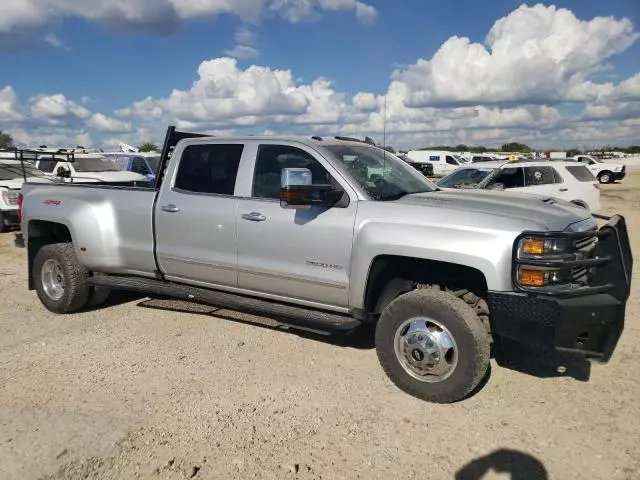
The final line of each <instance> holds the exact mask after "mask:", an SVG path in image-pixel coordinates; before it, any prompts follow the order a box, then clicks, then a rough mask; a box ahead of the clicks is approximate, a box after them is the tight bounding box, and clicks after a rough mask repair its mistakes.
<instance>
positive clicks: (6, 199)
mask: <svg viewBox="0 0 640 480" xmlns="http://www.w3.org/2000/svg"><path fill="white" fill-rule="evenodd" d="M19 156H20V151H19V150H16V149H7V150H0V232H4V231H6V230H7V229H8V228H11V227H17V226H19V225H20V222H19V220H18V194H19V193H20V188H21V187H22V184H23V183H24V182H25V179H26V180H29V181H31V182H35V181H38V179H40V178H41V177H43V176H44V174H43V173H42V172H41V171H39V170H38V169H37V168H35V167H34V166H33V163H32V162H31V161H30V159H25V158H22V159H21V160H19V159H18V158H19Z"/></svg>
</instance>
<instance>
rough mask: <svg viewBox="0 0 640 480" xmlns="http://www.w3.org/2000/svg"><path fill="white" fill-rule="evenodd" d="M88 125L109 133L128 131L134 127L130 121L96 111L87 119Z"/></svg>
mask: <svg viewBox="0 0 640 480" xmlns="http://www.w3.org/2000/svg"><path fill="white" fill-rule="evenodd" d="M87 126H88V127H90V128H93V129H95V130H97V131H98V132H109V133H126V132H130V131H131V130H132V129H133V128H132V126H131V124H130V123H127V122H123V121H121V120H117V119H115V118H111V117H107V116H106V115H104V114H102V113H94V114H93V115H91V117H90V118H89V120H87Z"/></svg>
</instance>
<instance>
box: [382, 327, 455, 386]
mask: <svg viewBox="0 0 640 480" xmlns="http://www.w3.org/2000/svg"><path fill="white" fill-rule="evenodd" d="M393 343H394V350H395V353H396V357H397V359H398V362H400V365H402V368H403V369H404V370H405V372H407V373H408V374H409V375H411V376H412V377H413V378H415V379H417V380H420V381H422V382H427V383H437V382H441V381H443V380H445V379H446V378H449V376H451V374H452V373H453V372H454V370H455V369H456V366H457V365H458V345H457V344H456V341H455V338H454V337H453V335H452V334H451V332H450V331H449V330H448V329H447V327H445V326H444V325H442V324H441V323H440V322H438V321H436V320H433V319H431V318H428V317H414V318H410V319H409V320H406V321H404V322H402V324H401V325H400V326H399V327H398V329H397V330H396V334H395V338H394V342H393Z"/></svg>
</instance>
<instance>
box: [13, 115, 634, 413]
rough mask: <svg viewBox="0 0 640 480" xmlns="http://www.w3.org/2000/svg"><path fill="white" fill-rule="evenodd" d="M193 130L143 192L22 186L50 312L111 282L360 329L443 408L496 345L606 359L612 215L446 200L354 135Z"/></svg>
mask: <svg viewBox="0 0 640 480" xmlns="http://www.w3.org/2000/svg"><path fill="white" fill-rule="evenodd" d="M190 137H191V135H190V134H187V133H184V132H176V131H175V129H174V128H173V127H170V128H169V131H168V132H167V137H166V140H165V144H164V148H163V151H162V159H161V163H160V167H159V171H158V175H159V176H158V181H157V184H156V186H155V187H154V188H139V187H113V186H105V185H82V186H78V185H74V184H64V185H55V186H53V185H37V184H29V183H27V184H25V185H24V187H23V191H22V195H23V198H22V200H21V202H22V209H21V215H22V217H21V218H22V220H21V221H22V228H23V231H24V235H25V241H26V246H27V248H28V259H29V287H30V288H31V289H35V290H36V292H37V295H38V297H39V298H40V300H41V302H42V303H43V305H44V306H45V307H46V308H47V309H49V310H50V311H52V312H55V313H59V314H68V313H73V312H76V311H78V310H81V309H82V308H83V307H85V306H86V305H87V304H88V303H98V302H99V301H100V300H102V299H104V298H105V292H108V291H109V290H113V289H123V290H135V291H138V292H143V293H146V294H150V295H151V294H153V295H161V296H170V297H174V298H179V299H184V300H193V301H198V302H205V303H211V304H214V305H217V306H219V307H222V308H230V309H236V310H240V311H248V312H251V313H257V314H261V315H265V316H272V317H274V318H276V319H278V320H279V321H281V322H283V323H287V324H291V325H296V326H300V327H304V328H309V329H313V330H320V331H326V332H351V331H354V330H355V329H357V328H359V327H360V326H362V325H363V324H367V323H368V324H371V325H374V326H375V335H374V337H375V347H376V349H377V354H378V358H379V361H380V364H381V366H382V368H383V370H384V371H385V372H386V374H387V375H388V376H389V377H390V378H391V380H392V381H393V382H394V383H395V384H396V385H397V386H398V387H399V388H400V389H402V390H404V391H405V392H408V393H409V394H411V395H414V396H416V397H418V398H421V399H424V400H428V401H431V402H441V403H446V402H454V401H458V400H461V399H464V398H466V397H467V396H468V395H469V394H470V393H471V392H472V391H474V389H476V388H477V387H478V385H479V384H480V382H481V380H482V379H483V378H484V377H485V375H486V373H487V371H488V368H489V357H490V349H491V345H492V342H493V344H498V343H499V342H500V340H501V339H503V338H507V339H511V340H515V341H518V342H522V343H523V344H526V345H528V346H529V347H532V348H536V349H539V350H540V351H562V352H568V353H571V354H576V355H580V356H582V357H586V358H588V359H591V360H595V361H600V362H607V361H608V360H609V358H610V357H611V355H612V353H613V351H614V349H615V346H616V344H617V341H618V338H619V336H620V334H621V332H622V330H623V325H624V316H625V305H626V302H627V298H628V296H629V288H630V278H631V277H630V275H631V268H632V257H631V251H630V248H629V241H628V236H627V230H626V226H625V221H624V219H623V218H622V217H620V216H613V217H611V218H610V219H608V222H607V223H606V224H605V225H603V226H602V227H601V228H599V229H598V228H597V224H596V221H595V219H594V218H593V217H591V216H590V215H589V213H588V212H587V211H586V210H584V209H582V208H579V207H577V206H575V205H573V204H571V203H569V202H565V201H562V200H557V199H553V198H549V197H532V196H530V195H526V196H525V195H518V194H507V193H504V192H499V193H497V192H491V191H473V192H469V191H465V192H457V191H442V190H439V189H438V187H436V186H435V185H434V184H433V183H431V182H430V181H429V180H428V179H426V178H425V177H424V176H423V175H421V174H420V173H419V172H418V171H416V170H415V169H413V168H412V167H411V166H409V165H407V164H406V163H405V162H403V161H402V160H400V159H398V158H397V157H394V156H391V155H387V154H386V153H385V151H384V150H383V149H381V148H378V147H376V146H373V145H369V144H367V143H365V142H358V141H352V140H350V141H347V140H341V139H336V138H329V137H314V138H298V137H295V138H293V137H258V136H256V137H253V136H249V137H233V138H221V137H215V138H214V137H202V136H197V137H193V138H190ZM170 152H171V156H170V158H169V153H170ZM339 374H340V373H339V372H336V375H339Z"/></svg>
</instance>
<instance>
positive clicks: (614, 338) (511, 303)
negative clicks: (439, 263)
mask: <svg viewBox="0 0 640 480" xmlns="http://www.w3.org/2000/svg"><path fill="white" fill-rule="evenodd" d="M598 237H599V241H598V247H597V251H596V253H595V257H596V258H597V259H598V262H599V263H598V264H597V266H594V267H593V276H592V279H591V281H590V282H589V286H588V287H583V288H580V289H576V290H575V291H573V292H564V293H563V294H558V295H551V294H545V295H539V294H535V293H532V292H517V293H513V292H489V294H488V298H487V300H488V303H489V309H490V311H491V318H492V330H493V332H494V335H496V336H497V337H504V338H508V339H511V340H516V341H518V342H521V343H523V344H525V345H527V346H530V347H533V348H535V349H541V350H556V351H559V352H563V353H569V354H577V355H581V356H583V357H586V358H588V359H590V360H595V361H599V362H602V363H606V362H608V361H609V359H610V358H611V355H612V354H613V351H614V350H615V348H616V345H617V343H618V340H619V338H620V335H621V334H622V331H623V329H624V320H625V308H626V303H627V299H628V298H629V292H630V288H631V271H632V268H633V257H632V254H631V249H630V246H629V237H628V234H627V228H626V225H625V221H624V218H622V217H620V216H617V215H616V216H614V217H612V218H611V219H609V222H608V223H607V224H606V225H604V226H603V227H602V228H601V229H600V230H599V231H598Z"/></svg>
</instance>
